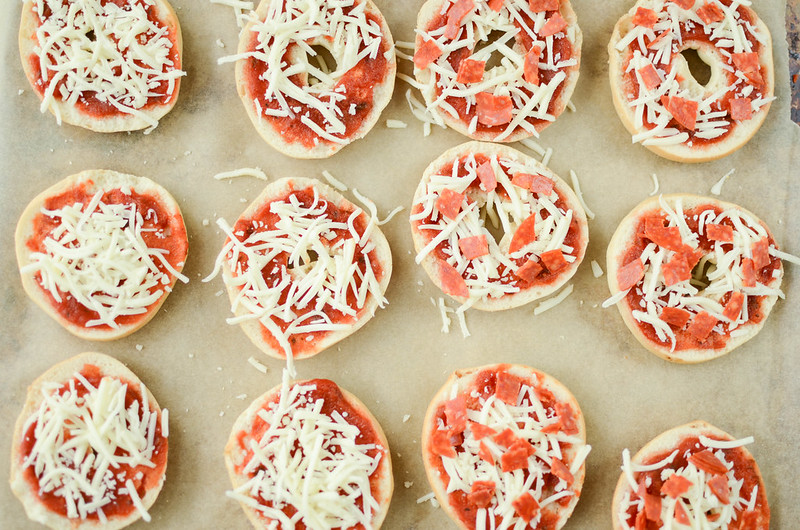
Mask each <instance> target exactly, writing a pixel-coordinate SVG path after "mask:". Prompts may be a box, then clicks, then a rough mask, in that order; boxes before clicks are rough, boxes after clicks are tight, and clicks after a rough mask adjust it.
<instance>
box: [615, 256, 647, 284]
mask: <svg viewBox="0 0 800 530" xmlns="http://www.w3.org/2000/svg"><path fill="white" fill-rule="evenodd" d="M642 278H644V265H643V264H642V260H640V259H638V258H634V259H633V261H631V262H630V263H628V264H627V265H625V266H623V267H620V268H619V270H618V271H617V283H618V284H619V290H620V291H627V290H628V289H630V288H631V287H633V286H634V285H636V284H637V283H639V280H641V279H642Z"/></svg>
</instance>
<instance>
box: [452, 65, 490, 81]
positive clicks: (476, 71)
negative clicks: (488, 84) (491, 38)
mask: <svg viewBox="0 0 800 530" xmlns="http://www.w3.org/2000/svg"><path fill="white" fill-rule="evenodd" d="M485 67H486V61H476V60H475V59H464V60H463V61H461V64H460V65H458V75H457V76H456V81H457V82H459V83H465V84H467V83H480V82H481V81H483V70H484V68H485Z"/></svg>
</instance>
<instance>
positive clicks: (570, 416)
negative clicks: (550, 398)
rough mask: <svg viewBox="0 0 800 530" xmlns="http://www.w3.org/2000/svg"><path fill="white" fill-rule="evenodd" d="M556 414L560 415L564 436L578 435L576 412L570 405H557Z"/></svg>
mask: <svg viewBox="0 0 800 530" xmlns="http://www.w3.org/2000/svg"><path fill="white" fill-rule="evenodd" d="M556 414H558V418H559V420H561V425H562V427H563V429H564V434H578V422H577V421H576V420H575V411H574V410H572V405H570V404H569V403H562V402H558V403H556Z"/></svg>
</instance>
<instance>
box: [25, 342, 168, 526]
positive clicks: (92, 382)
mask: <svg viewBox="0 0 800 530" xmlns="http://www.w3.org/2000/svg"><path fill="white" fill-rule="evenodd" d="M167 416H168V414H167V411H166V409H165V410H163V411H162V410H161V408H160V407H159V406H158V403H157V402H156V400H155V398H154V397H153V395H152V394H151V393H150V391H149V390H148V389H147V388H146V387H145V386H144V384H143V383H142V382H141V381H140V380H139V378H138V377H136V375H135V374H134V373H133V372H131V371H130V370H128V369H127V368H126V367H125V366H124V365H123V364H122V363H120V362H119V361H117V360H116V359H113V358H111V357H109V356H107V355H103V354H100V353H83V354H80V355H78V356H76V357H73V358H71V359H69V360H66V361H64V362H62V363H59V364H57V365H55V366H53V367H52V368H50V369H49V370H48V371H46V372H45V373H44V374H42V375H41V376H39V377H38V378H37V379H36V380H35V381H34V382H33V383H32V384H31V386H30V387H29V388H28V395H27V399H26V402H25V407H24V409H23V410H22V413H21V414H20V416H19V419H17V423H16V426H15V427H14V441H13V442H12V454H11V489H12V490H13V491H14V494H15V495H16V496H17V497H18V498H19V499H20V501H22V504H23V505H24V507H25V511H26V513H27V514H28V517H29V518H30V519H32V520H34V521H37V522H39V523H42V524H44V525H46V526H48V527H49V528H55V529H63V530H74V529H78V528H81V529H88V528H104V529H105V528H109V529H116V528H122V527H124V526H127V525H129V524H131V523H133V522H134V521H137V520H138V519H140V518H142V519H144V520H145V521H149V520H150V515H149V514H148V511H147V510H149V509H150V507H151V506H152V505H153V503H154V502H155V501H156V497H158V494H159V492H160V491H161V487H162V486H163V484H164V477H165V472H166V468H167V451H168V446H169V444H168V443H167V437H168V435H169V427H168V425H167V422H168V418H167Z"/></svg>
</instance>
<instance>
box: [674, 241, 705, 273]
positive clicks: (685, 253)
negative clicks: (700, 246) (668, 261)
mask: <svg viewBox="0 0 800 530" xmlns="http://www.w3.org/2000/svg"><path fill="white" fill-rule="evenodd" d="M676 255H677V256H680V257H681V259H684V260H686V263H687V264H688V265H689V268H690V269H693V268H694V266H695V265H697V262H698V261H700V259H701V258H702V257H703V256H704V254H703V252H702V251H700V250H695V249H693V248H692V247H690V246H689V245H683V246H682V247H681V249H680V250H679V251H678V253H677V254H676Z"/></svg>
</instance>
